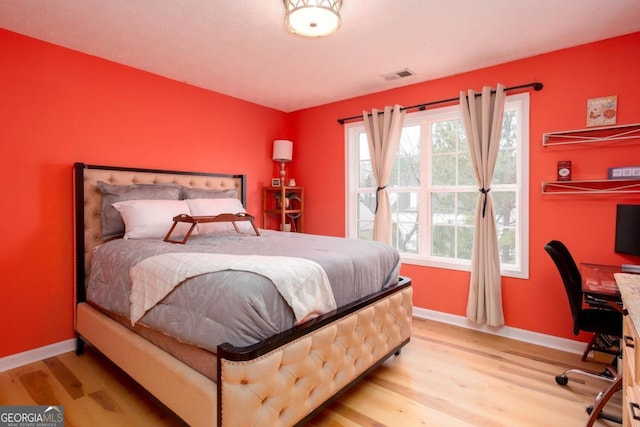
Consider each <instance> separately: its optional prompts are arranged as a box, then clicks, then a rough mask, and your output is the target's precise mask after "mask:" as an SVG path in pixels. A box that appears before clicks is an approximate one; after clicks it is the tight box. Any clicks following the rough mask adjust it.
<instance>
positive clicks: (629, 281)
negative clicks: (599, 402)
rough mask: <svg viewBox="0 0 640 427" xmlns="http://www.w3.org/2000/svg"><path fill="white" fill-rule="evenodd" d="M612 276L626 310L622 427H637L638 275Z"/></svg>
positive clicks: (639, 371)
mask: <svg viewBox="0 0 640 427" xmlns="http://www.w3.org/2000/svg"><path fill="white" fill-rule="evenodd" d="M615 277H616V281H617V283H618V285H619V287H620V292H621V294H622V300H623V301H624V306H625V309H627V310H628V315H627V316H624V333H623V335H624V337H623V346H622V354H623V356H622V365H623V366H622V377H623V384H622V390H623V392H622V402H623V406H622V419H623V426H624V427H629V426H640V405H638V403H640V345H638V342H639V341H640V334H638V331H640V275H639V274H628V273H627V274H616V276H615Z"/></svg>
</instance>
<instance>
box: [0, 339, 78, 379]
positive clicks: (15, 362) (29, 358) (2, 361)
mask: <svg viewBox="0 0 640 427" xmlns="http://www.w3.org/2000/svg"><path fill="white" fill-rule="evenodd" d="M75 349H76V340H75V339H74V338H72V339H70V340H66V341H60V342H57V343H54V344H50V345H46V346H44V347H39V348H34V349H33V350H29V351H25V352H23V353H16V354H12V355H11V356H6V357H2V358H0V372H4V371H8V370H9V369H13V368H17V367H19V366H24V365H28V364H29V363H33V362H37V361H39V360H43V359H46V358H48V357H53V356H57V355H59V354H62V353H67V352H69V351H73V350H75Z"/></svg>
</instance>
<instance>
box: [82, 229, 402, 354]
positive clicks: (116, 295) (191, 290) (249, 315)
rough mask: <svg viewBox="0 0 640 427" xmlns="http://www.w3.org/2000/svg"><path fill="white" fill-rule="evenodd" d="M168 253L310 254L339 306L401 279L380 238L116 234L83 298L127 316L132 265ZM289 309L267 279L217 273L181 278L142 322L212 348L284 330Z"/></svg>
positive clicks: (98, 253)
mask: <svg viewBox="0 0 640 427" xmlns="http://www.w3.org/2000/svg"><path fill="white" fill-rule="evenodd" d="M167 252H209V253H227V254H239V255H246V254H254V255H278V256H292V257H300V258H307V259H310V260H312V261H315V262H317V263H318V264H320V265H321V266H322V267H323V268H324V270H325V271H326V273H327V276H328V277H329V281H330V283H331V288H332V290H333V294H334V297H335V300H336V303H337V305H338V307H340V306H343V305H345V304H348V303H350V302H353V301H355V300H357V299H360V298H362V297H364V296H366V295H368V294H371V293H372V292H375V291H378V290H381V289H383V288H385V287H388V286H390V285H392V284H394V283H396V282H397V281H398V272H399V266H400V258H399V255H398V253H397V251H396V250H395V249H393V248H392V247H390V246H388V245H384V244H381V243H378V242H370V241H363V240H354V239H342V238H336V237H326V236H315V235H310V234H301V233H281V232H275V231H269V230H261V236H255V235H248V234H238V233H235V232H232V233H227V234H215V235H208V236H192V237H191V238H190V239H189V241H188V242H187V244H185V245H180V244H172V243H165V242H163V241H159V240H123V239H118V240H114V241H111V242H108V243H105V244H104V245H101V246H99V247H98V248H97V249H96V250H95V253H94V256H93V259H92V262H91V276H90V279H89V282H88V285H87V299H88V300H89V301H90V302H92V303H94V304H96V305H98V306H101V307H103V308H105V309H106V310H109V311H111V312H113V313H116V314H119V315H122V316H127V317H128V316H129V313H130V307H129V292H130V289H131V281H130V278H129V270H130V268H131V267H132V266H134V265H135V264H137V263H138V262H140V261H142V260H143V259H145V258H148V257H150V256H153V255H158V254H162V253H167ZM294 322H295V319H294V316H293V312H292V310H291V308H290V307H289V306H288V305H287V303H286V302H285V300H284V299H283V298H282V297H281V296H280V294H279V293H278V292H277V290H276V288H275V286H274V285H273V283H271V281H270V280H269V279H267V278H266V277H263V276H260V275H258V274H255V273H251V272H243V271H220V272H215V273H209V274H204V275H202V276H198V277H194V278H191V279H188V280H186V281H185V282H183V283H182V284H181V285H180V286H178V287H177V288H176V289H175V290H174V291H173V292H172V293H170V294H169V295H168V296H167V297H165V299H164V300H162V301H161V302H160V303H159V304H158V305H156V306H155V307H154V308H153V309H151V310H150V311H148V312H147V313H146V314H145V316H144V317H143V318H142V319H141V322H140V323H142V324H143V325H146V326H148V327H151V328H154V329H157V330H159V331H162V332H164V333H166V334H168V335H170V336H172V337H174V338H176V339H178V340H180V341H182V342H185V343H188V344H193V345H197V346H199V347H202V348H205V349H207V350H210V351H213V352H215V350H216V347H217V346H218V345H219V344H222V343H225V342H227V343H230V344H232V345H235V346H245V345H251V344H255V343H257V342H259V341H262V340H263V339H265V338H268V337H270V336H272V335H274V334H276V333H279V332H282V331H284V330H287V329H289V328H291V327H292V326H293V324H294Z"/></svg>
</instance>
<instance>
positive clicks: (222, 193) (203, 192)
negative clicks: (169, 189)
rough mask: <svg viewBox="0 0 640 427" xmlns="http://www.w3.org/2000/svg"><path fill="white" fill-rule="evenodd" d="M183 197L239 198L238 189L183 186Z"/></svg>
mask: <svg viewBox="0 0 640 427" xmlns="http://www.w3.org/2000/svg"><path fill="white" fill-rule="evenodd" d="M182 198H183V199H237V198H238V192H237V191H236V190H207V189H205V188H191V187H182Z"/></svg>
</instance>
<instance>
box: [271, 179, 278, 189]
mask: <svg viewBox="0 0 640 427" xmlns="http://www.w3.org/2000/svg"><path fill="white" fill-rule="evenodd" d="M271 186H272V187H280V178H271Z"/></svg>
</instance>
